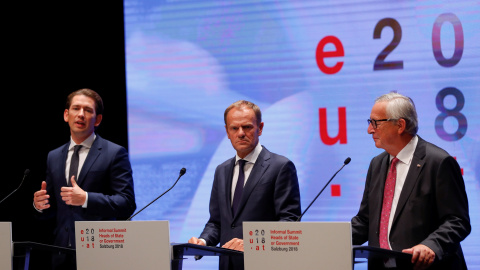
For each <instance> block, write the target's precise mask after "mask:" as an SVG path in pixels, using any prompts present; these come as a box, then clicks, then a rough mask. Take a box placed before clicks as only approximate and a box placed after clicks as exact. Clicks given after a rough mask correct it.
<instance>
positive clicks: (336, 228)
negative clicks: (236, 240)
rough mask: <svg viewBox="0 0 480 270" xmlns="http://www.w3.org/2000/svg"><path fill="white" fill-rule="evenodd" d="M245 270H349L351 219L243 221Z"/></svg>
mask: <svg viewBox="0 0 480 270" xmlns="http://www.w3.org/2000/svg"><path fill="white" fill-rule="evenodd" d="M243 242H244V259H245V269H246V270H264V269H276V270H282V269H289V270H290V269H298V270H299V269H337V270H352V268H353V263H352V233H351V225H350V222H243Z"/></svg>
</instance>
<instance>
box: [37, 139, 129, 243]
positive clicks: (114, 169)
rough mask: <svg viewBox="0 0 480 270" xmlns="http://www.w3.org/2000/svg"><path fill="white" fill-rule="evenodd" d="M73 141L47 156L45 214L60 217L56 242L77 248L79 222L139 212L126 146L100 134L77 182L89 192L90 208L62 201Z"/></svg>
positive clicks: (56, 229)
mask: <svg viewBox="0 0 480 270" xmlns="http://www.w3.org/2000/svg"><path fill="white" fill-rule="evenodd" d="M69 145H70V142H68V143H66V144H65V145H63V146H61V147H59V148H57V149H55V150H53V151H51V152H50V153H49V154H48V158H47V179H46V182H47V193H48V194H49V195H50V199H49V202H50V204H51V206H50V208H49V209H46V210H43V214H42V215H45V216H49V217H52V216H55V217H56V228H55V230H54V236H55V240H54V244H55V245H58V246H62V247H68V246H69V243H70V244H71V247H73V248H74V247H75V227H74V225H75V221H99V220H115V219H124V218H125V219H126V218H128V217H129V216H130V215H131V214H132V213H133V211H135V208H136V205H135V195H134V190H133V178H132V168H131V166H130V161H129V159H128V153H127V151H126V150H125V148H123V147H121V146H119V145H117V144H114V143H112V142H110V141H107V140H105V139H102V138H101V137H100V136H98V135H97V137H96V138H95V141H94V142H93V144H92V147H91V148H90V151H89V152H88V156H87V158H86V159H85V163H84V164H83V167H82V169H81V171H80V173H79V175H78V179H77V184H78V185H79V186H80V187H81V188H82V189H83V190H85V191H86V192H88V204H87V208H82V207H81V206H69V205H66V204H65V202H64V201H62V197H61V196H60V189H61V187H64V186H66V176H65V163H66V160H67V153H68V146H69Z"/></svg>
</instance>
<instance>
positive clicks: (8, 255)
mask: <svg viewBox="0 0 480 270" xmlns="http://www.w3.org/2000/svg"><path fill="white" fill-rule="evenodd" d="M0 269H12V223H11V222H0Z"/></svg>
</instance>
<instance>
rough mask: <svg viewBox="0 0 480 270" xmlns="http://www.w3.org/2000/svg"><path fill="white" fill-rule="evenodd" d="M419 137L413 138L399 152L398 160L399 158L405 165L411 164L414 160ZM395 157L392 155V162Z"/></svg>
mask: <svg viewBox="0 0 480 270" xmlns="http://www.w3.org/2000/svg"><path fill="white" fill-rule="evenodd" d="M417 143H418V136H417V135H415V136H413V138H412V139H411V140H410V141H409V142H408V143H407V145H405V147H403V149H402V150H400V152H398V154H397V156H396V158H398V159H399V160H400V161H401V162H402V163H404V164H410V162H411V161H412V158H413V153H415V148H417ZM393 158H394V156H392V155H390V161H392V159H393Z"/></svg>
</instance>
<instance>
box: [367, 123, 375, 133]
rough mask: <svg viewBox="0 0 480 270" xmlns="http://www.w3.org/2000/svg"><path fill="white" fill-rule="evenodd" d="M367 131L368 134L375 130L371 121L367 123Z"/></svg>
mask: <svg viewBox="0 0 480 270" xmlns="http://www.w3.org/2000/svg"><path fill="white" fill-rule="evenodd" d="M367 132H368V134H372V133H374V132H375V129H374V128H373V125H372V124H371V123H370V124H368V128H367Z"/></svg>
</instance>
